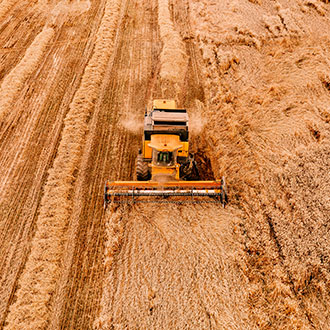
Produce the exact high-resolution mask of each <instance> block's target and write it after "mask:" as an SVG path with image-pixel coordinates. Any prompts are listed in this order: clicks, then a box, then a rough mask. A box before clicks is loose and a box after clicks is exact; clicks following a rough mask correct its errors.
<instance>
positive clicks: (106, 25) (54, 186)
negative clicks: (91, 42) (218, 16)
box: [6, 1, 118, 329]
mask: <svg viewBox="0 0 330 330" xmlns="http://www.w3.org/2000/svg"><path fill="white" fill-rule="evenodd" d="M116 8H117V11H116ZM114 9H115V11H113V10H114ZM117 13H118V5H117V2H112V1H108V2H107V4H106V7H105V12H104V16H103V19H102V22H101V26H100V29H99V32H98V34H97V40H96V44H95V49H94V53H93V55H92V58H91V60H90V62H89V64H88V66H87V67H86V69H85V73H84V76H83V79H82V82H81V85H80V88H79V89H78V91H77V93H76V94H75V96H74V98H73V101H72V103H71V105H70V110H69V113H68V115H67V116H66V118H65V121H64V130H63V133H62V140H61V142H60V145H59V149H58V152H57V157H56V158H55V161H54V165H53V168H52V169H51V170H50V171H49V177H48V180H47V183H46V186H45V192H44V196H43V198H42V200H41V207H40V213H39V216H38V219H37V224H36V226H37V230H36V234H35V237H34V239H33V242H32V248H31V253H30V255H29V257H28V260H27V264H26V268H25V269H24V271H23V274H22V277H21V278H20V280H19V283H20V289H19V290H18V292H17V301H16V302H15V304H14V305H12V306H11V308H10V312H9V314H8V317H7V322H8V324H7V326H6V329H11V328H16V327H22V326H24V325H25V326H27V324H29V326H31V327H41V328H45V327H46V325H47V323H48V322H49V310H48V304H49V302H50V299H51V295H52V294H53V292H54V290H55V287H56V279H57V277H58V274H59V271H60V268H61V260H62V253H63V248H62V246H63V243H64V242H65V239H66V238H65V232H66V226H67V223H68V219H69V215H70V212H71V207H72V206H71V200H70V194H71V193H72V184H73V182H74V180H75V177H74V175H75V170H76V168H77V167H78V166H79V162H80V158H81V152H82V148H83V142H84V139H85V135H86V129H87V122H88V119H89V116H90V115H91V112H92V110H93V106H94V102H95V100H96V98H97V95H98V86H99V85H100V83H101V80H102V77H103V75H104V71H105V68H106V65H107V61H108V59H109V57H110V55H111V51H112V46H113V39H114V35H115V29H116V23H115V22H116V15H117ZM58 203H61V206H60V207H59V204H58ZM32 292H34V294H33V295H31V293H32ZM27 322H28V323H27Z"/></svg>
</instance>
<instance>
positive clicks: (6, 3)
mask: <svg viewBox="0 0 330 330" xmlns="http://www.w3.org/2000/svg"><path fill="white" fill-rule="evenodd" d="M16 2H17V0H3V1H1V3H0V20H2V19H3V18H4V17H5V15H6V14H7V12H8V11H9V10H10V9H11V8H12V7H13V6H14V5H15V3H16Z"/></svg>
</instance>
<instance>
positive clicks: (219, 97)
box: [193, 4, 330, 329]
mask: <svg viewBox="0 0 330 330" xmlns="http://www.w3.org/2000/svg"><path fill="white" fill-rule="evenodd" d="M221 6H222V7H226V5H224V4H223V5H221V4H219V6H216V7H218V8H221ZM197 8H198V6H196V9H197ZM237 8H238V9H237ZM237 8H236V9H235V11H233V12H232V13H230V9H231V8H226V10H227V16H228V17H227V19H225V21H224V22H223V24H222V26H223V25H225V26H226V28H227V30H228V31H230V32H229V33H228V34H229V35H232V37H228V36H226V37H224V36H223V35H221V34H220V33H218V34H216V33H210V31H212V32H213V31H214V30H215V28H214V26H219V31H220V30H221V27H220V26H221V25H220V24H218V25H217V23H216V22H217V21H218V20H219V17H216V16H215V14H214V13H217V9H215V8H212V12H211V11H210V10H209V9H208V6H204V7H203V10H204V11H205V12H204V13H203V15H202V17H200V22H198V21H196V33H197V39H198V40H199V47H200V49H201V52H202V55H203V60H204V77H205V80H204V81H205V89H206V91H207V100H208V104H207V109H206V110H205V116H207V118H208V122H209V124H208V125H207V128H206V129H205V130H204V132H205V134H206V135H207V137H208V140H209V141H210V143H209V155H210V157H211V161H212V167H213V170H214V172H215V174H216V176H220V175H223V174H224V175H225V176H226V177H227V181H228V182H229V187H230V189H231V193H230V195H231V196H230V199H231V201H232V203H236V204H237V206H238V207H240V208H242V209H243V210H244V212H245V213H246V216H245V217H246V218H245V219H244V220H242V223H241V225H240V226H241V231H240V235H239V236H238V239H239V240H241V241H242V242H244V245H245V253H246V260H245V262H246V267H247V271H246V275H247V276H248V278H249V286H248V288H249V289H248V290H249V292H250V294H249V299H248V301H247V303H248V305H249V306H250V318H251V321H252V322H255V323H256V324H257V325H258V327H259V328H260V329H284V328H285V329H299V328H304V329H309V328H311V327H313V326H314V325H316V326H319V327H320V328H322V327H324V325H325V324H326V322H327V321H326V320H327V318H328V317H329V313H328V312H326V310H327V307H326V306H327V305H325V301H328V300H329V293H328V292H326V290H324V288H325V287H326V286H327V285H328V277H329V270H328V269H327V268H326V267H324V266H322V267H320V258H323V260H324V258H328V256H329V252H328V248H327V246H326V243H325V241H327V239H326V240H324V237H327V236H328V234H327V233H326V230H321V228H324V226H325V221H326V220H325V219H326V217H327V214H328V212H329V210H328V209H327V208H326V206H325V205H327V204H328V203H329V201H328V198H327V197H324V196H328V195H329V192H328V190H327V188H326V187H327V182H328V179H329V176H328V175H327V173H326V170H325V169H326V168H329V164H328V163H327V162H326V161H325V160H326V159H328V158H329V156H328V152H327V151H326V150H327V148H328V147H327V146H328V143H329V135H328V134H327V133H326V132H327V131H328V130H329V126H328V122H327V120H326V118H327V115H326V113H327V111H326V110H325V109H327V108H328V107H329V105H330V98H329V92H328V89H327V83H326V81H327V78H326V77H327V74H328V72H329V69H328V64H329V54H328V51H327V47H328V45H329V40H328V38H326V37H325V38H319V37H318V33H319V31H323V30H324V29H325V30H326V29H327V28H329V26H328V25H327V23H326V21H321V22H320V21H318V22H317V24H314V16H312V17H311V16H308V15H309V14H307V13H306V16H301V13H300V11H299V7H297V8H295V7H293V6H292V7H291V8H285V9H283V8H281V6H279V5H277V6H274V8H273V9H274V11H277V12H278V13H277V14H276V15H274V14H273V12H274V11H272V13H270V12H268V9H267V8H266V6H265V7H264V8H263V5H261V6H260V7H258V9H257V10H259V11H260V14H259V16H258V17H260V18H261V19H259V20H256V21H255V22H254V23H253V24H251V22H249V21H247V16H244V15H243V14H242V12H240V10H239V7H238V6H237ZM222 9H223V10H225V9H224V8H222ZM199 10H201V8H200V7H199ZM251 10H256V9H251ZM228 12H229V13H228ZM193 16H194V17H197V16H196V14H195V15H193ZM238 17H240V18H241V19H242V21H243V22H245V21H246V26H247V29H248V30H250V31H251V36H253V38H255V39H256V40H258V43H255V44H253V43H252V44H250V45H249V46H250V47H249V48H246V47H245V45H246V44H244V43H242V42H241V40H240V39H239V38H236V37H235V34H237V33H239V31H240V28H237V27H239V24H238V23H237V21H236V20H237V19H238ZM194 19H195V20H196V18H194ZM321 26H322V28H321ZM326 26H328V27H326ZM302 27H303V28H302ZM305 29H306V30H308V31H310V34H305V33H304V30H305ZM234 33H235V34H234ZM251 46H252V47H251ZM315 68H317V70H315ZM321 72H322V73H321ZM315 149H317V150H318V152H317V153H316V152H315V153H314V151H315ZM308 154H309V155H310V156H309V160H308V161H307V159H306V160H305V157H306V155H308ZM296 155H300V156H298V157H299V158H300V157H301V158H302V159H304V161H302V160H300V163H305V164H306V161H307V164H308V163H309V164H310V166H308V165H306V166H304V168H302V172H301V173H300V175H301V177H299V175H298V174H297V173H293V172H292V166H293V164H296V163H297V160H296V159H297V158H296V157H297V156H296ZM291 159H295V160H292V161H291ZM288 162H289V163H288ZM316 162H318V163H319V166H316V167H315V165H314V167H313V165H312V164H313V163H316ZM287 163H288V164H290V165H288V167H283V164H287ZM289 169H290V170H289ZM288 170H289V172H288ZM289 173H291V174H289ZM281 175H283V176H284V177H285V178H286V180H290V181H291V180H293V181H294V182H295V181H296V180H297V181H298V182H300V181H301V180H304V181H306V183H305V184H302V185H301V186H300V187H299V188H298V187H296V188H295V189H294V190H295V191H294V193H292V194H291V193H288V194H289V195H290V196H292V197H291V198H292V199H293V200H294V202H293V201H292V202H291V201H289V200H288V199H287V197H285V196H286V195H285V193H283V190H286V189H285V188H284V187H288V184H285V183H283V185H282V186H279V185H278V183H276V182H277V180H278V179H276V178H277V177H278V176H281ZM316 177H317V178H319V179H317V180H316V182H317V183H316V182H315V183H312V182H313V180H312V178H316ZM289 178H291V179H289ZM308 184H310V185H311V187H310V188H309V189H308V190H307V192H308V193H307V192H306V190H305V191H304V187H305V186H306V185H308ZM305 189H306V187H305ZM306 193H307V195H308V196H310V197H312V195H315V197H313V200H314V199H317V200H318V201H319V202H316V201H315V202H312V201H309V200H308V198H307V196H306V198H305V199H304V200H303V201H302V202H301V203H300V204H299V207H298V205H297V200H300V198H301V197H302V196H304V195H306ZM283 195H284V196H283ZM316 196H317V197H316ZM293 203H294V205H296V206H295V207H294V208H292V206H291V204H293ZM304 208H305V209H306V210H308V212H304V213H302V212H299V210H302V209H304ZM308 228H310V229H308ZM311 228H320V230H317V231H316V232H314V234H313V235H311V233H310V231H311V230H312V229H311ZM297 231H298V232H299V234H297ZM296 235H297V236H298V237H301V241H298V239H297V238H296ZM307 246H308V251H309V252H307V251H306V252H303V251H304V250H305V247H307ZM311 251H314V252H311ZM321 251H323V254H322V252H321ZM302 253H303V254H304V255H308V253H312V256H311V257H310V258H307V259H306V257H303V258H301V257H300V254H302ZM325 256H326V257H325ZM298 269H310V270H309V271H307V273H305V272H303V273H302V274H300V275H299V270H298ZM311 274H312V275H311ZM310 279H312V280H310ZM309 281H311V284H308V283H309ZM297 282H298V283H299V284H296V283H297ZM306 283H307V284H306ZM297 285H298V287H299V288H300V289H298V288H297V287H296V286H297ZM301 286H302V287H303V288H306V287H307V288H308V289H302V288H301ZM303 290H305V291H306V290H307V292H308V294H302V293H301V292H302V291H303Z"/></svg>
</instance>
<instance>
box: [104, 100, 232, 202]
mask: <svg viewBox="0 0 330 330" xmlns="http://www.w3.org/2000/svg"><path fill="white" fill-rule="evenodd" d="M188 138H189V131H188V114H187V111H186V110H185V109H177V107H176V103H175V101H173V100H154V101H153V107H152V109H151V111H150V112H147V111H146V113H145V117H144V135H143V142H142V150H139V154H138V156H137V160H136V178H137V181H113V182H110V181H107V182H106V184H105V188H104V207H105V208H106V206H107V204H108V203H110V202H166V203H167V202H172V203H173V202H174V203H184V202H195V203H200V202H219V203H222V205H223V206H225V204H226V203H227V201H228V198H227V192H226V184H225V180H224V178H222V179H221V180H214V181H200V180H199V172H198V168H197V164H196V161H195V159H194V157H193V155H192V154H191V153H189V140H188ZM143 196H147V199H145V198H142V197H143ZM173 196H179V197H180V196H181V197H182V196H183V197H184V199H183V200H182V198H181V199H180V198H179V200H178V199H177V198H176V199H174V200H173V199H170V197H173ZM160 197H162V198H160ZM196 197H197V199H196ZM199 197H213V199H212V200H210V199H207V200H204V201H201V199H200V198H199Z"/></svg>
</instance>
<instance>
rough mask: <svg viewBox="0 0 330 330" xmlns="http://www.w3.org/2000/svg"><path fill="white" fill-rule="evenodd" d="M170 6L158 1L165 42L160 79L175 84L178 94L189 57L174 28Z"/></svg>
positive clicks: (159, 22)
mask: <svg viewBox="0 0 330 330" xmlns="http://www.w3.org/2000/svg"><path fill="white" fill-rule="evenodd" d="M168 5H169V3H168V0H159V1H158V24H159V29H160V37H161V40H162V42H163V49H162V52H161V54H160V62H161V69H160V77H161V79H162V80H163V81H165V82H170V83H173V84H174V85H175V88H176V92H177V93H178V92H179V89H180V86H181V84H182V83H183V81H184V78H185V74H186V70H187V63H188V57H187V54H186V52H185V46H184V44H183V42H182V40H181V37H180V35H179V33H178V32H177V31H176V30H175V28H174V25H173V22H172V20H171V15H170V11H169V8H168Z"/></svg>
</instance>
